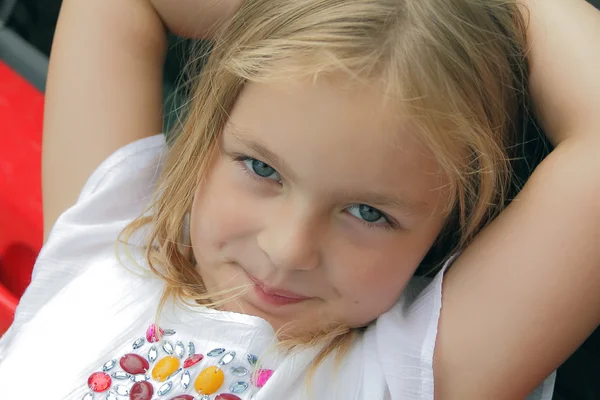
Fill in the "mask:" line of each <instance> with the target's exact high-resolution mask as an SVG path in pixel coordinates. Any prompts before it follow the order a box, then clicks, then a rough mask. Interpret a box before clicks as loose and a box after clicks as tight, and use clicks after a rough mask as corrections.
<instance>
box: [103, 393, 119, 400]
mask: <svg viewBox="0 0 600 400" xmlns="http://www.w3.org/2000/svg"><path fill="white" fill-rule="evenodd" d="M106 400H117V396H116V395H115V394H114V393H113V392H108V394H107V395H106Z"/></svg>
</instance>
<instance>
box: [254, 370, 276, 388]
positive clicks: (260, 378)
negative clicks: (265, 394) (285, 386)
mask: <svg viewBox="0 0 600 400" xmlns="http://www.w3.org/2000/svg"><path fill="white" fill-rule="evenodd" d="M272 375H273V370H272V369H259V370H258V371H257V373H256V381H255V382H254V385H255V386H256V387H259V388H261V387H263V386H265V384H266V383H267V381H268V380H269V378H270V377H271V376H272Z"/></svg>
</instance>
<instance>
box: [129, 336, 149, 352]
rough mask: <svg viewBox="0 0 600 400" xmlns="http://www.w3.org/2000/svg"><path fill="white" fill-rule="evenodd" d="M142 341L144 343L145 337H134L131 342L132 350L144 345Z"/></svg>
mask: <svg viewBox="0 0 600 400" xmlns="http://www.w3.org/2000/svg"><path fill="white" fill-rule="evenodd" d="M144 343H146V339H144V338H143V337H141V338H138V339H136V341H135V342H133V345H132V347H133V349H134V350H137V349H139V348H140V347H142V346H143V345H144Z"/></svg>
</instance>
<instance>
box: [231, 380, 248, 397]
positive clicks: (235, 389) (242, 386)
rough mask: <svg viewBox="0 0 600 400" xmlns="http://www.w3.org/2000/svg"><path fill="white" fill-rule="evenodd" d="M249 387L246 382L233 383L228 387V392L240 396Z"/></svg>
mask: <svg viewBox="0 0 600 400" xmlns="http://www.w3.org/2000/svg"><path fill="white" fill-rule="evenodd" d="M249 386H250V385H249V384H248V382H233V383H232V384H231V385H229V391H230V392H231V393H235V394H240V393H243V392H245V391H246V389H248V387H249Z"/></svg>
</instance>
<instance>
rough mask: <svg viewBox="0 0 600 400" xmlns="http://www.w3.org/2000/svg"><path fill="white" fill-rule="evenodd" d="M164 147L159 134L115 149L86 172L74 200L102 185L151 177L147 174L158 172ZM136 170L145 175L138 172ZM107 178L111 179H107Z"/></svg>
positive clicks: (79, 200)
mask: <svg viewBox="0 0 600 400" xmlns="http://www.w3.org/2000/svg"><path fill="white" fill-rule="evenodd" d="M166 148H167V146H166V142H165V137H164V135H162V134H160V135H155V136H151V137H148V138H145V139H141V140H137V141H135V142H133V143H130V144H128V145H127V146H124V147H122V148H120V149H118V150H117V151H115V152H114V153H113V154H111V155H110V156H109V157H108V158H107V159H106V160H104V161H103V162H102V163H101V164H100V165H99V166H98V168H96V170H95V171H94V172H93V173H92V174H91V175H90V177H89V178H88V180H87V182H86V183H85V185H84V186H83V189H82V191H81V194H80V195H79V198H78V201H77V203H79V202H81V201H82V200H84V199H86V198H88V197H89V196H91V195H93V194H94V193H96V192H97V191H98V190H99V189H100V188H103V186H106V185H109V186H115V185H120V184H124V183H130V182H131V181H136V180H140V179H144V178H145V179H148V178H149V177H150V178H152V177H153V176H151V175H148V173H152V172H155V173H158V172H159V170H160V166H161V164H162V160H161V159H162V156H163V155H164V153H165V152H166ZM152 168H154V171H152ZM140 173H145V174H144V175H140ZM111 178H114V179H113V180H112V181H111V180H110V179H111Z"/></svg>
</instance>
